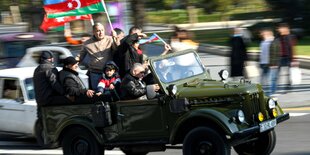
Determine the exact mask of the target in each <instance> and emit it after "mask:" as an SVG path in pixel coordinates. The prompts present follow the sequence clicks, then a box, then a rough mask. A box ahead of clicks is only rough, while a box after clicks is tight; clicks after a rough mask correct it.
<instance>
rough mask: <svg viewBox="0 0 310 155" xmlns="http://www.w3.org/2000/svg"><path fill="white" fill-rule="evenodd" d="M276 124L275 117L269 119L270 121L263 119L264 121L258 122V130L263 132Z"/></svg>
mask: <svg viewBox="0 0 310 155" xmlns="http://www.w3.org/2000/svg"><path fill="white" fill-rule="evenodd" d="M276 125H277V120H276V119H274V120H270V121H265V122H263V123H260V124H259V131H260V132H264V131H266V130H269V129H271V128H274V127H275V126H276Z"/></svg>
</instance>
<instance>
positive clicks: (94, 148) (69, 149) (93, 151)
mask: <svg viewBox="0 0 310 155" xmlns="http://www.w3.org/2000/svg"><path fill="white" fill-rule="evenodd" d="M62 149H63V154H64V155H104V148H103V146H100V145H99V143H98V142H97V140H96V138H95V137H94V136H93V135H92V134H91V133H90V132H89V131H88V130H86V129H84V128H81V127H77V128H74V129H71V130H69V131H68V132H66V133H65V135H64V138H63V141H62Z"/></svg>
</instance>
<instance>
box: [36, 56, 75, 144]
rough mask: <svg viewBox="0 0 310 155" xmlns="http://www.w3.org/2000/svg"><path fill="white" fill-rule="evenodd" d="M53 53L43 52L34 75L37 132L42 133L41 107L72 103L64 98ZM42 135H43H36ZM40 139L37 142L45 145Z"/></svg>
mask: <svg viewBox="0 0 310 155" xmlns="http://www.w3.org/2000/svg"><path fill="white" fill-rule="evenodd" d="M53 61H54V58H53V53H52V52H50V51H43V52H42V54H41V56H40V62H39V63H40V65H39V66H38V67H37V68H36V69H35V71H34V74H33V85H34V91H35V94H36V101H37V104H38V105H37V116H38V122H37V124H36V125H37V128H36V129H37V131H38V132H41V131H42V128H43V126H42V113H41V107H42V106H44V105H50V104H66V103H70V101H69V100H68V99H67V98H66V97H65V96H63V94H64V91H63V88H62V86H61V85H60V83H59V82H58V71H57V69H56V68H55V67H54V65H53ZM36 134H41V133H36ZM36 137H38V139H37V141H38V143H39V144H40V145H43V140H42V139H40V137H41V136H36Z"/></svg>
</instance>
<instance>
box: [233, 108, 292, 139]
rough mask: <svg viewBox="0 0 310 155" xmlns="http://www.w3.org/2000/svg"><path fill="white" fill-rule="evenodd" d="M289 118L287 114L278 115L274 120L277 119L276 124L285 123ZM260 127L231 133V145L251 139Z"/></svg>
mask: <svg viewBox="0 0 310 155" xmlns="http://www.w3.org/2000/svg"><path fill="white" fill-rule="evenodd" d="M289 118H290V115H289V113H285V114H283V115H280V116H278V117H277V118H276V119H277V124H279V123H281V122H283V121H286V120H288V119H289ZM259 130H260V126H259V125H256V126H253V127H250V128H247V129H244V130H242V131H238V132H235V133H233V135H232V138H231V139H232V142H231V143H232V145H234V144H237V143H240V141H242V140H244V139H246V138H248V137H251V136H253V135H255V134H258V133H259V132H260V131H259Z"/></svg>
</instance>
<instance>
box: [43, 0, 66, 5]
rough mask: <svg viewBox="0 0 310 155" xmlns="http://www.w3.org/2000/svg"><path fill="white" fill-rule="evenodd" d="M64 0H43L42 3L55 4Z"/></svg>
mask: <svg viewBox="0 0 310 155" xmlns="http://www.w3.org/2000/svg"><path fill="white" fill-rule="evenodd" d="M64 1H66V0H44V1H43V3H44V5H49V4H55V3H62V2H64Z"/></svg>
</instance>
